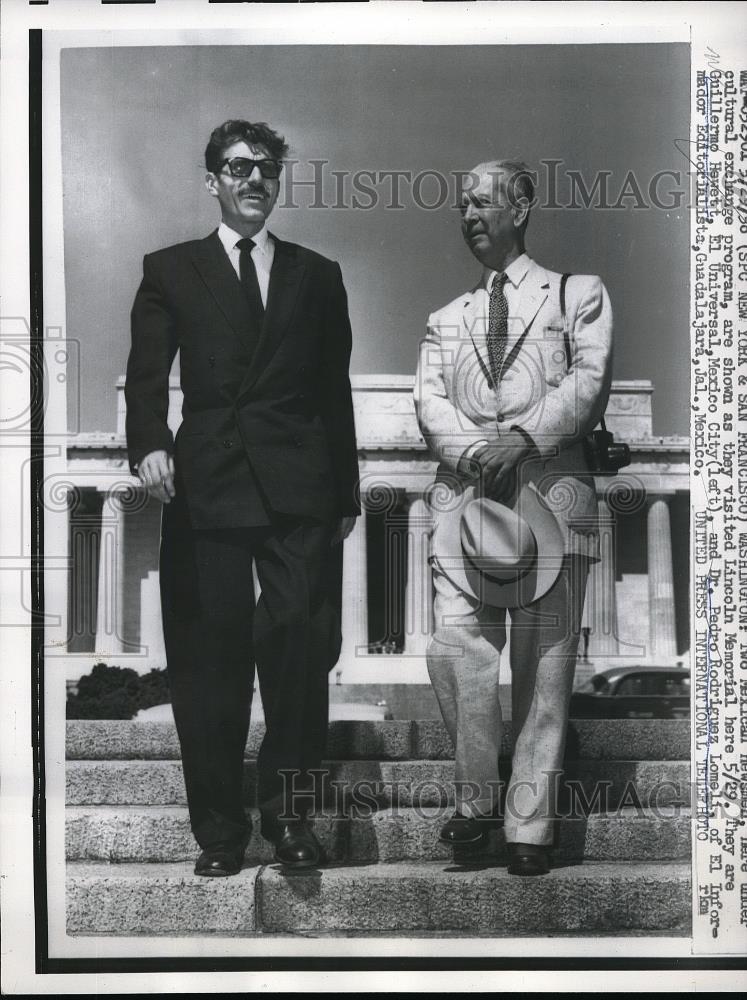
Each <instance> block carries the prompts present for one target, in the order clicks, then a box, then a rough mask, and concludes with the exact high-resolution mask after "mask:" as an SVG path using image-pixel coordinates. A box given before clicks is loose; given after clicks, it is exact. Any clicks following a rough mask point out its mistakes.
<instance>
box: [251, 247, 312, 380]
mask: <svg viewBox="0 0 747 1000" xmlns="http://www.w3.org/2000/svg"><path fill="white" fill-rule="evenodd" d="M270 235H272V234H270ZM272 239H273V240H274V241H275V256H274V257H273V261H272V270H271V271H270V284H269V287H268V289H267V307H266V309H265V318H264V323H263V324H262V333H261V336H260V338H259V343H258V344H257V349H256V350H255V352H254V355H253V357H252V360H251V363H250V365H249V369H248V371H247V373H246V376H245V377H244V380H243V382H242V384H241V390H240V391H241V392H245V391H246V390H247V389H248V388H249V387H250V386H251V385H252V384H253V383H254V382H255V381H256V379H257V378H258V376H259V374H260V373H261V372H262V371H263V369H264V368H266V366H267V363H268V362H269V360H270V358H271V357H272V355H273V354H274V353H275V351H276V350H277V348H278V345H279V344H280V341H281V340H282V339H283V337H284V336H285V334H286V333H287V331H288V327H289V325H290V321H291V319H292V317H293V312H294V310H295V308H296V300H297V298H298V293H299V291H300V289H301V285H302V283H303V278H304V274H305V271H306V268H305V265H304V264H303V263H301V261H300V260H299V259H298V255H297V252H296V247H295V246H294V244H292V243H286V242H285V241H284V240H279V239H277V238H276V237H274V236H273V237H272Z"/></svg>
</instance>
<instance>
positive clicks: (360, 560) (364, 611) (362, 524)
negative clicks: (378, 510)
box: [333, 506, 368, 684]
mask: <svg viewBox="0 0 747 1000" xmlns="http://www.w3.org/2000/svg"><path fill="white" fill-rule="evenodd" d="M344 545H345V549H344V552H343V560H342V650H341V652H340V659H339V660H338V663H337V666H336V667H335V669H334V671H333V673H334V674H335V675H336V676H337V675H340V676H339V679H340V681H341V682H343V683H345V684H350V683H353V682H354V681H355V679H356V678H355V668H356V661H357V660H358V658H359V657H361V656H365V655H366V652H367V647H368V575H367V558H366V511H365V507H363V506H362V509H361V514H360V517H358V518H356V522H355V527H354V528H353V530H352V532H351V533H350V535H349V536H348V538H346V539H345V542H344Z"/></svg>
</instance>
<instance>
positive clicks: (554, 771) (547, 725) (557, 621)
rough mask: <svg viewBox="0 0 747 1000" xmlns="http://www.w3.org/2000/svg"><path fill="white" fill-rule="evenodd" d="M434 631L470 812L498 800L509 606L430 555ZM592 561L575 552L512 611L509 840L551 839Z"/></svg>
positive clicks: (435, 681)
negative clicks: (537, 594) (476, 591)
mask: <svg viewBox="0 0 747 1000" xmlns="http://www.w3.org/2000/svg"><path fill="white" fill-rule="evenodd" d="M431 565H432V568H433V581H434V587H435V601H434V633H433V636H432V638H431V640H430V642H429V644H428V649H427V654H426V655H427V660H428V673H429V675H430V679H431V683H432V685H433V688H434V690H435V693H436V697H437V698H438V702H439V706H440V709H441V714H442V715H443V718H444V722H445V724H446V728H447V730H448V732H449V735H450V737H451V739H452V742H453V743H454V747H455V751H456V773H455V780H456V788H457V794H456V804H457V808H459V810H460V811H461V812H462V813H463V814H464V815H467V816H469V815H475V814H484V813H487V812H488V811H489V810H490V809H491V807H492V806H493V804H494V803H495V802H496V801H497V789H498V782H499V773H498V755H499V752H500V746H501V738H502V736H503V718H502V713H501V706H500V702H499V700H498V676H499V667H500V654H501V650H502V649H503V648H504V646H505V644H506V618H507V613H506V611H505V610H504V609H499V608H490V607H486V606H482V607H480V606H479V604H478V602H477V601H476V600H475V599H474V598H473V597H472V596H471V595H468V594H465V593H463V592H462V591H461V590H459V589H458V588H457V587H456V586H455V585H454V584H453V583H452V582H451V581H450V580H449V578H448V577H447V576H446V575H445V574H444V573H443V572H442V571H441V569H440V567H439V563H438V558H437V556H435V555H434V556H432V558H431ZM588 565H589V562H588V559H587V558H586V557H585V556H583V555H575V554H573V555H567V556H566V557H565V560H564V563H563V567H562V569H561V572H560V574H559V576H558V579H557V580H556V582H555V584H554V585H553V587H552V588H551V589H550V590H549V591H548V592H547V593H546V594H545V595H544V596H542V597H541V598H540V599H539V600H537V601H535V602H534V603H533V604H531V605H528V606H527V607H525V608H517V609H512V610H509V612H508V615H509V616H510V623H511V625H510V627H511V642H510V667H511V705H512V720H513V721H512V726H513V736H514V750H513V757H512V773H511V780H510V783H509V785H508V788H507V792H506V800H505V812H504V815H505V822H504V831H505V837H506V841H507V842H509V843H527V844H542V845H549V844H551V843H552V838H553V822H554V818H555V809H556V796H557V788H558V785H559V781H560V774H561V772H562V762H563V755H564V751H565V739H566V730H567V727H568V707H569V702H570V697H571V691H572V688H573V674H574V669H575V665H576V653H577V649H578V640H579V630H580V625H581V615H582V611H583V605H584V594H585V590H586V579H587V575H588Z"/></svg>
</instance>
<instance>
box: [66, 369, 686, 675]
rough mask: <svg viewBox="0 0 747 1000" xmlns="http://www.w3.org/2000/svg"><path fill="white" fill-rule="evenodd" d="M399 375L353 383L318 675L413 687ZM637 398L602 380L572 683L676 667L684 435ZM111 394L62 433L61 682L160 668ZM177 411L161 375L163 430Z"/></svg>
mask: <svg viewBox="0 0 747 1000" xmlns="http://www.w3.org/2000/svg"><path fill="white" fill-rule="evenodd" d="M412 385H413V377H412V376H406V375H371V376H358V377H356V378H354V379H353V399H354V405H355V414H356V427H357V434H358V443H359V451H360V461H361V497H362V502H363V507H364V513H363V515H362V516H361V517H360V518H359V519H358V521H357V524H356V528H355V530H354V532H353V534H352V535H351V536H350V538H349V539H348V540H347V541H346V543H345V559H344V572H343V605H342V606H343V650H342V654H341V656H340V661H339V663H338V665H337V668H336V669H335V671H333V672H332V674H331V680H332V681H333V682H334V681H337V682H338V683H340V682H341V683H375V684H399V683H417V684H424V683H425V684H427V683H428V675H427V670H426V666H425V656H424V653H425V646H426V643H427V640H428V633H429V627H430V617H431V610H430V608H431V581H430V571H429V568H428V562H427V556H428V535H429V531H430V524H429V516H428V510H427V507H426V505H425V503H424V501H423V493H424V490H425V489H426V488H427V487H428V485H429V484H430V483H431V481H432V479H433V475H434V471H435V463H434V462H433V460H432V459H431V457H430V456H429V454H428V452H427V450H426V447H425V444H424V442H423V439H422V437H421V435H420V433H419V430H418V426H417V423H416V419H415V412H414V408H413V402H412ZM652 396H653V385H652V384H651V382H648V381H626V382H615V383H613V387H612V393H611V396H610V402H609V406H608V409H607V425H608V429H609V430H611V431H613V432H614V433H615V435H616V436H617V437H618V438H620V439H622V440H624V441H627V442H628V443H629V444H630V447H631V452H632V463H631V465H630V466H628V468H626V469H624V470H621V472H620V473H619V474H618V475H616V476H612V477H599V478H598V480H597V499H598V504H599V513H600V519H601V551H602V560H601V562H600V563H598V564H596V565H594V567H593V568H592V572H591V576H590V580H589V587H588V592H587V599H586V607H585V611H584V622H583V625H584V627H585V628H586V629H588V632H587V633H586V635H587V641H588V660H589V665H587V666H586V667H585V668H581V664H580V665H579V666H580V669H579V671H578V678H579V679H582V678H583V677H584V676H586V675H588V673H589V672H592V671H596V670H599V669H604V668H605V667H607V666H614V665H618V664H630V665H637V664H650V665H657V664H667V665H668V664H674V663H676V662H678V661H683V662H687V656H688V654H687V649H688V646H689V619H688V614H689V575H690V574H689V540H688V539H689V531H688V525H689V466H688V459H689V441H688V438H687V437H657V436H655V435H654V434H653V430H652ZM116 397H117V430H116V432H114V433H84V434H78V435H75V436H73V437H71V438H70V440H69V444H68V449H67V474H66V480H67V496H68V503H67V511H66V514H67V517H68V565H69V570H68V623H67V632H68V635H67V649H66V653H65V657H64V658H65V660H66V673H67V678H68V680H69V681H70V680H75V679H77V677H80V676H81V675H82V674H84V673H87V672H88V671H89V670H90V668H91V666H92V665H93V664H94V663H97V662H99V661H104V662H107V663H110V664H117V665H119V666H131V667H133V668H134V669H136V670H137V671H138V672H141V673H145V672H147V671H148V670H150V669H151V668H153V667H156V668H160V667H163V666H164V665H165V660H164V652H163V641H162V638H161V623H160V608H159V596H158V541H159V531H160V513H161V506H160V504H159V503H157V502H156V501H153V500H150V499H149V498H148V497H147V495H146V494H145V493H144V491H143V490H142V489H141V488H140V485H139V483H138V481H137V480H136V479H134V478H133V477H132V476H130V474H129V470H128V465H127V458H126V449H125V439H124V393H123V379H120V380H119V381H118V384H117V392H116ZM180 409H181V393H180V390H179V385H178V379H172V384H171V391H170V408H169V423H170V425H171V426H172V429H175V428H176V427H177V426H178V424H179V421H180ZM506 659H507V658H504V662H505V660H506ZM584 662H585V661H584Z"/></svg>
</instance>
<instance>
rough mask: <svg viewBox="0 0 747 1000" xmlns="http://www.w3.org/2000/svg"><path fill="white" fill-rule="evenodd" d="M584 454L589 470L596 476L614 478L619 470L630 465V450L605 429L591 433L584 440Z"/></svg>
mask: <svg viewBox="0 0 747 1000" xmlns="http://www.w3.org/2000/svg"><path fill="white" fill-rule="evenodd" d="M584 454H585V455H586V461H587V462H588V464H589V469H590V471H591V472H593V473H594V474H595V475H597V476H605V475H606V476H614V474H615V473H616V472H617V471H618V470H619V469H623V468H625V466H626V465H630V448H629V447H628V445H626V444H623V443H622V442H620V441H617V442H616V441H615V439H614V436H613V435H612V434H611V433H610V432H609V431H608V430H606V429H604V430H601V431H593V432H592V433H591V434H589V435H588V436H587V437H586V438H584Z"/></svg>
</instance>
